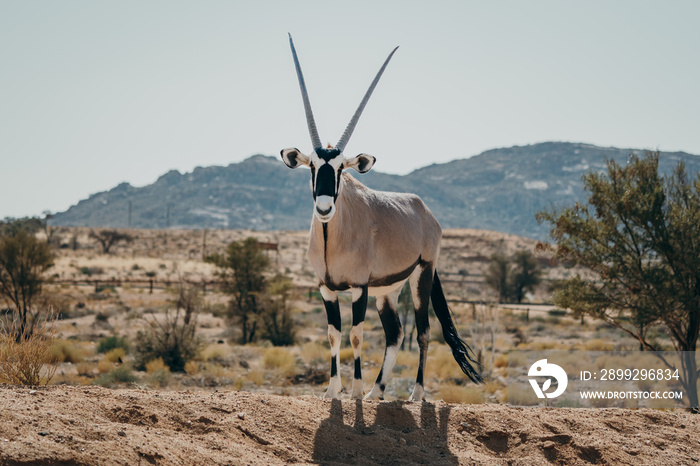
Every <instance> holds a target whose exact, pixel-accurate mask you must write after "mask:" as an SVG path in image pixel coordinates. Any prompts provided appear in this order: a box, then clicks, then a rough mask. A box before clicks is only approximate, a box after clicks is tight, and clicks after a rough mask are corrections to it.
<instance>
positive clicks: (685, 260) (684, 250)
mask: <svg viewBox="0 0 700 466" xmlns="http://www.w3.org/2000/svg"><path fill="white" fill-rule="evenodd" d="M658 165H659V154H658V153H647V154H646V155H645V156H644V157H643V158H641V159H640V158H637V157H636V156H631V157H630V160H629V162H628V163H627V165H626V166H624V167H623V166H620V165H618V164H617V163H615V162H614V161H612V160H611V161H609V162H608V163H607V174H599V173H589V174H587V175H585V176H584V177H583V182H584V187H585V189H586V191H587V192H588V193H589V194H590V197H589V200H588V205H579V204H576V205H575V206H573V207H570V208H566V209H563V210H561V211H559V212H557V211H545V212H540V213H538V220H539V221H540V222H542V221H546V222H549V223H550V224H551V232H550V234H551V238H552V239H553V241H554V243H555V245H554V246H553V249H554V251H555V257H556V258H558V259H561V260H565V261H570V262H571V263H573V264H578V265H581V266H584V267H586V268H588V269H590V270H591V271H593V272H595V274H596V275H597V277H598V279H597V280H595V281H591V280H585V279H583V278H581V277H580V276H576V277H573V278H571V279H568V280H566V281H565V282H564V283H563V287H562V288H561V289H560V290H559V291H558V292H557V293H556V294H555V296H554V302H555V304H557V305H558V306H561V307H568V308H570V309H572V310H573V311H575V312H577V313H581V314H587V315H590V316H593V317H595V318H598V319H601V320H603V321H605V322H607V323H609V324H610V325H613V326H615V327H617V328H619V329H621V330H623V331H625V332H627V333H629V334H630V335H632V336H634V337H635V338H636V339H637V340H638V341H639V342H640V344H641V345H642V346H643V347H644V348H646V349H648V350H651V351H658V350H660V349H661V348H660V347H659V346H658V344H657V343H655V342H653V341H651V340H650V339H649V338H648V337H647V332H646V329H648V328H650V327H660V328H662V329H663V330H665V331H666V332H667V333H668V335H669V337H670V339H671V341H672V343H673V346H674V348H675V350H676V351H679V352H685V353H681V355H682V357H681V366H682V376H681V382H682V384H683V386H684V388H685V389H686V390H687V391H688V394H689V401H690V406H691V407H692V408H693V409H694V410H696V411H697V410H698V389H697V384H698V375H699V374H698V367H697V364H696V361H695V351H696V348H697V342H698V335H699V334H700V176H698V177H696V178H695V180H693V181H691V180H690V179H689V178H688V175H687V173H686V170H685V166H684V164H683V163H680V164H679V165H678V166H677V167H676V169H675V170H674V172H673V174H672V175H670V176H666V177H662V176H660V175H659V172H658ZM541 247H542V248H547V247H551V246H549V245H544V244H543V245H541ZM657 355H658V356H660V357H661V355H659V354H658V353H657ZM664 362H666V361H664ZM666 364H667V365H668V362H666Z"/></svg>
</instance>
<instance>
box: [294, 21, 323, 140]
mask: <svg viewBox="0 0 700 466" xmlns="http://www.w3.org/2000/svg"><path fill="white" fill-rule="evenodd" d="M288 34H289V33H288ZM289 45H290V46H291V47H292V55H293V56H294V67H295V68H296V69H297V78H299V87H300V88H301V98H302V99H303V100H304V110H305V111H306V124H307V125H308V126H309V135H310V136H311V144H312V145H313V148H314V150H315V149H319V148H321V147H322V145H321V138H319V137H318V130H317V129H316V122H315V121H314V112H312V111H311V102H309V93H308V92H306V83H305V82H304V75H303V74H302V73H301V66H299V58H298V57H297V51H296V49H295V48H294V42H293V41H292V35H291V34H289Z"/></svg>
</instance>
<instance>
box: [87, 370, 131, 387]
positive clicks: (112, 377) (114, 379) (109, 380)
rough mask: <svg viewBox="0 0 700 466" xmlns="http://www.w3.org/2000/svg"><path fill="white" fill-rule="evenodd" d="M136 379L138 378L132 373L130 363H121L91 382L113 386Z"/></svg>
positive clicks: (129, 382) (103, 385)
mask: <svg viewBox="0 0 700 466" xmlns="http://www.w3.org/2000/svg"><path fill="white" fill-rule="evenodd" d="M138 380H139V378H138V377H136V374H134V372H133V369H132V367H131V365H129V364H122V365H120V366H118V367H116V368H114V369H112V370H111V371H109V372H107V373H106V374H104V375H102V376H100V377H99V378H97V379H96V380H95V381H94V382H93V383H94V384H95V385H100V386H102V387H113V386H115V385H117V384H120V383H123V384H132V383H134V382H136V381H138Z"/></svg>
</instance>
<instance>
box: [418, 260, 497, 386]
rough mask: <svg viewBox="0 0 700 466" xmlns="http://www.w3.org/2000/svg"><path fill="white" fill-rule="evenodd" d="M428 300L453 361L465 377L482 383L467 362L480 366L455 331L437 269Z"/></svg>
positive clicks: (479, 376)
mask: <svg viewBox="0 0 700 466" xmlns="http://www.w3.org/2000/svg"><path fill="white" fill-rule="evenodd" d="M430 300H431V301H432V302H433V309H434V310H435V316H436V317H437V318H438V320H439V321H440V325H441V326H442V336H443V337H444V338H445V342H446V343H447V344H448V345H450V348H451V349H452V356H454V358H455V361H457V364H459V367H460V368H461V369H462V372H464V373H465V374H466V375H467V377H469V378H470V379H471V380H472V382H475V383H484V381H483V379H482V378H481V375H479V373H478V372H477V371H476V370H475V369H474V367H472V365H471V364H470V363H469V362H470V361H471V362H473V363H474V364H475V365H476V366H477V367H478V366H480V364H479V362H478V361H476V360H475V359H474V358H473V356H472V354H473V352H472V349H471V348H470V347H469V345H467V344H466V343H465V342H464V341H463V340H462V339H461V338H460V337H459V334H458V333H457V329H456V328H455V324H454V322H453V320H452V316H451V315H450V308H449V307H448V306H447V300H446V299H445V293H444V292H443V291H442V285H441V284H440V278H438V273H437V270H436V271H435V275H434V276H433V289H432V291H431V292H430Z"/></svg>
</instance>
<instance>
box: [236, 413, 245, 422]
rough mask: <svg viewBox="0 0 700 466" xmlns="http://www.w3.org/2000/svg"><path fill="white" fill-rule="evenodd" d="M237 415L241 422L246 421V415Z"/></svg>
mask: <svg viewBox="0 0 700 466" xmlns="http://www.w3.org/2000/svg"><path fill="white" fill-rule="evenodd" d="M236 415H237V416H238V419H240V420H241V421H243V420H245V413H243V412H241V413H238V414H236Z"/></svg>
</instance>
